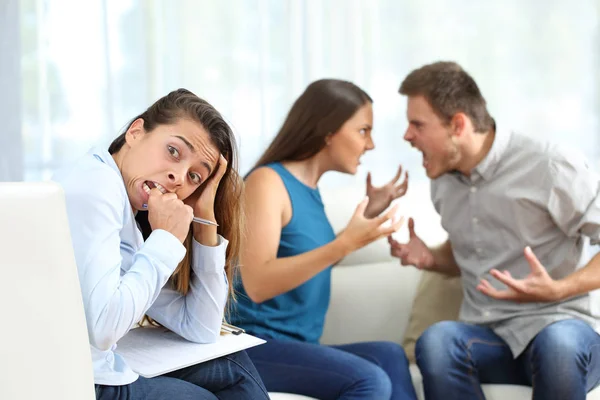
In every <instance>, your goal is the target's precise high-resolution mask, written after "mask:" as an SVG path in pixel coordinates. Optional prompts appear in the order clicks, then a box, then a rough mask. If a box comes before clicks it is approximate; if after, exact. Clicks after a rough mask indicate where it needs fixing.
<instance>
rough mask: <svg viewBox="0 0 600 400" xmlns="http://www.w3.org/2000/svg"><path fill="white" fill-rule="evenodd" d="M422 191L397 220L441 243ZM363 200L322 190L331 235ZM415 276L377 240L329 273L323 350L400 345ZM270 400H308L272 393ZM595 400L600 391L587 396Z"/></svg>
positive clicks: (497, 391)
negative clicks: (340, 346) (410, 221)
mask: <svg viewBox="0 0 600 400" xmlns="http://www.w3.org/2000/svg"><path fill="white" fill-rule="evenodd" d="M428 190H429V189H428V185H426V184H423V185H421V186H419V185H413V184H412V183H411V188H410V189H409V193H408V195H407V196H405V197H404V198H402V199H400V200H399V202H400V204H401V214H403V215H406V216H412V217H414V218H415V228H416V231H417V234H419V236H421V238H422V239H423V240H425V241H426V242H427V243H428V244H436V243H440V242H442V241H443V240H445V237H446V236H445V233H444V232H443V230H442V229H441V227H440V224H439V218H438V217H437V214H436V213H435V211H434V210H433V207H432V206H431V202H430V201H429V197H428ZM363 196H364V186H362V185H361V186H360V187H358V188H342V189H336V190H323V191H322V197H323V201H324V203H325V207H326V211H327V214H328V216H329V218H330V220H331V223H332V225H333V227H334V229H335V230H336V231H339V230H341V229H342V228H343V227H344V226H345V225H346V223H347V222H348V221H349V219H350V216H351V215H352V213H353V211H354V208H355V206H356V204H358V202H359V201H360V200H361V199H362V197H363ZM395 236H397V239H398V240H405V239H406V238H407V236H408V234H407V230H406V227H404V228H403V229H401V232H398V233H397V234H396V235H395ZM420 276H421V273H420V271H418V270H417V269H415V268H413V267H402V266H401V265H400V264H399V262H398V260H397V259H394V258H392V257H391V256H390V254H389V246H388V244H387V241H385V240H380V241H379V242H376V243H373V244H371V245H370V246H367V247H366V248H364V249H362V250H360V251H358V252H356V253H354V254H352V255H351V256H349V257H347V258H346V259H344V260H343V261H342V262H341V263H340V264H339V265H338V266H336V267H335V268H334V269H333V277H332V282H333V283H332V296H331V305H330V309H329V312H328V314H327V318H326V323H325V331H324V333H323V336H322V338H321V342H322V343H323V344H342V343H350V342H358V341H369V340H390V341H394V342H397V343H401V342H402V339H403V336H404V332H405V330H406V327H407V324H408V319H409V316H410V312H411V308H412V304H413V298H414V295H415V292H416V288H417V285H418V283H419V279H420ZM411 373H412V377H413V384H414V385H415V389H416V391H417V395H418V396H419V399H420V400H422V399H424V395H423V388H422V384H421V375H420V373H419V369H418V368H417V366H416V365H411ZM483 391H484V392H485V395H486V399H488V400H506V399H511V400H529V399H531V388H529V387H525V386H516V385H483ZM271 398H272V399H274V400H300V399H310V398H309V397H305V396H297V395H290V394H282V393H273V394H272V396H271ZM587 399H588V400H600V388H596V389H595V390H593V391H592V392H591V393H590V394H588V396H587Z"/></svg>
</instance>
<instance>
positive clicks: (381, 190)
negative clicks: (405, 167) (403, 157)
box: [365, 165, 408, 218]
mask: <svg viewBox="0 0 600 400" xmlns="http://www.w3.org/2000/svg"><path fill="white" fill-rule="evenodd" d="M401 176H402V165H400V166H399V167H398V172H397V173H396V176H394V178H393V179H392V180H391V181H389V182H388V183H386V184H385V185H383V186H379V187H376V186H373V184H372V183H371V173H370V172H369V173H368V174H367V197H368V198H369V205H368V206H367V208H366V210H365V216H366V217H367V218H373V217H376V216H378V215H379V214H381V213H382V212H383V211H384V210H385V209H386V208H388V207H389V206H390V203H391V202H392V201H394V200H396V199H399V198H400V197H402V196H404V195H405V194H406V191H407V190H408V172H405V173H404V179H403V180H402V182H400V183H398V181H399V180H400V177H401Z"/></svg>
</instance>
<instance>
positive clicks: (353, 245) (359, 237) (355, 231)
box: [340, 197, 404, 251]
mask: <svg viewBox="0 0 600 400" xmlns="http://www.w3.org/2000/svg"><path fill="white" fill-rule="evenodd" d="M368 203H369V198H368V197H367V198H366V199H364V200H363V201H362V202H361V203H360V204H359V205H358V206H357V207H356V210H355V211H354V215H353V216H352V219H351V220H350V222H348V225H347V226H346V229H344V231H343V232H342V233H340V239H341V240H342V241H343V242H344V243H345V244H346V246H347V248H348V250H349V251H354V250H358V249H360V248H361V247H364V246H366V245H368V244H370V243H372V242H374V241H376V240H378V239H380V238H382V237H384V236H389V235H391V234H392V233H394V232H396V231H397V230H398V229H400V227H401V226H402V224H403V223H404V217H400V218H399V219H397V220H396V212H397V211H398V205H396V206H394V207H393V208H392V209H391V210H389V211H388V212H386V213H385V214H383V215H380V216H378V217H375V218H367V217H365V209H366V208H367V207H368ZM388 221H390V223H389V224H386V222H388Z"/></svg>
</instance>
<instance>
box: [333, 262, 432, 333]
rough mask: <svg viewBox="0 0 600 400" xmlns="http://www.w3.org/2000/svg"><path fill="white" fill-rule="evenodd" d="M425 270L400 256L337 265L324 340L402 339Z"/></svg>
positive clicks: (334, 272)
mask: <svg viewBox="0 0 600 400" xmlns="http://www.w3.org/2000/svg"><path fill="white" fill-rule="evenodd" d="M420 275H421V271H419V270H417V269H416V268H412V267H402V266H400V265H399V263H398V261H397V260H394V261H390V262H384V263H370V264H362V265H344V266H337V267H335V268H333V272H332V288H331V302H330V306H329V310H328V311H327V316H326V321H325V329H324V332H323V336H322V338H321V343H323V344H345V343H354V342H363V341H373V340H389V341H393V342H396V343H401V342H402V337H403V336H404V331H405V330H406V327H407V324H408V318H409V316H410V313H411V307H412V302H413V297H414V295H415V291H416V289H417V285H418V283H419V277H420Z"/></svg>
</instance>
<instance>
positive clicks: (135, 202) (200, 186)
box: [54, 89, 268, 400]
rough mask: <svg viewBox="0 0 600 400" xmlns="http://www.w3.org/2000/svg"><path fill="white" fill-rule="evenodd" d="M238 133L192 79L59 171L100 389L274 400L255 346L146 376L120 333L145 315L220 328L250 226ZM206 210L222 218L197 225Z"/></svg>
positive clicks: (195, 335) (122, 394)
mask: <svg viewBox="0 0 600 400" xmlns="http://www.w3.org/2000/svg"><path fill="white" fill-rule="evenodd" d="M236 150H237V149H236V145H235V140H234V136H233V133H232V131H231V129H230V128H229V126H228V125H227V123H226V122H225V121H224V120H223V118H222V117H221V115H220V114H219V113H218V111H217V110H215V109H214V108H213V107H212V106H211V105H210V104H208V103H207V102H206V101H204V100H202V99H200V98H198V97H197V96H196V95H194V94H193V93H191V92H189V91H187V90H184V89H180V90H177V91H174V92H171V93H169V94H168V95H167V96H165V97H163V98H161V99H159V100H158V101H157V102H156V103H154V104H153V105H152V106H150V107H149V108H148V109H147V110H146V111H145V112H144V113H142V114H141V115H139V116H137V117H136V118H134V119H133V120H132V122H131V123H130V124H129V126H128V127H127V129H126V130H125V132H124V133H123V134H122V135H120V136H119V137H118V138H117V139H115V141H114V142H113V143H112V144H111V145H110V147H109V149H108V151H107V150H105V149H101V148H94V149H92V150H91V151H90V152H89V153H88V154H86V155H85V156H83V157H82V158H80V159H79V160H77V161H76V162H75V163H74V164H73V165H70V166H68V167H66V168H64V169H63V170H61V171H59V172H58V173H57V174H56V176H55V178H54V179H55V180H56V181H57V182H59V183H60V184H62V186H63V188H64V190H65V195H66V201H67V213H68V216H69V223H70V229H71V235H72V240H73V247H74V250H75V258H76V262H77V268H78V272H79V280H80V284H81V290H82V294H83V302H84V308H85V315H86V321H87V327H88V332H89V340H90V347H91V352H92V359H93V364H94V379H95V383H96V397H97V398H98V399H107V400H108V399H111V400H112V399H118V400H126V399H127V400H138V399H147V400H152V399H156V400H163V399H173V398H177V399H190V400H191V399H194V400H198V399H232V400H233V399H236V400H237V399H242V398H243V399H267V398H268V394H267V392H266V390H265V388H264V386H263V384H262V381H261V379H260V377H259V375H258V373H257V372H256V369H255V368H254V366H253V365H252V362H251V361H250V360H249V358H248V356H247V355H246V353H244V352H241V353H236V354H231V355H228V356H225V357H222V358H219V359H216V360H213V361H209V362H205V363H202V364H199V365H195V366H191V367H188V368H184V369H181V370H178V371H174V372H171V373H168V374H166V375H163V376H158V377H155V378H150V379H146V378H143V377H139V376H138V375H137V374H136V373H134V372H133V371H132V370H131V369H130V368H129V367H128V366H127V362H126V361H125V360H124V359H123V358H122V357H121V356H120V355H119V350H118V347H116V343H117V341H118V340H119V339H120V338H122V337H123V336H124V335H125V334H126V333H127V332H128V331H129V330H130V329H132V328H133V327H134V326H136V325H137V324H138V323H139V322H140V321H141V320H142V319H143V318H144V317H149V318H151V319H152V320H153V321H155V322H157V323H159V324H161V325H163V326H165V327H166V328H168V329H170V330H171V331H173V332H175V333H177V334H178V335H180V336H182V337H183V338H185V339H187V340H190V341H193V342H198V343H210V342H214V341H215V340H216V339H217V338H218V337H219V334H220V327H221V322H222V320H223V314H224V309H225V306H226V303H227V300H228V298H229V296H230V294H231V293H232V289H231V287H230V285H229V282H230V281H231V278H232V276H233V273H234V267H235V266H236V265H237V259H238V253H239V248H240V241H241V231H242V226H243V224H242V222H243V217H242V211H241V205H240V197H241V193H242V183H241V181H240V178H239V176H238V174H237V173H236V171H235V169H234V167H235V162H236ZM194 216H196V217H200V218H203V219H205V220H209V221H212V222H215V223H216V224H218V228H217V226H215V225H206V224H196V223H193V224H192V218H193V217H194Z"/></svg>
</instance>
